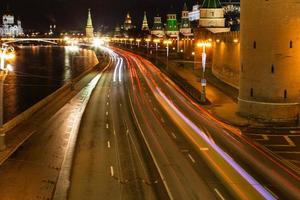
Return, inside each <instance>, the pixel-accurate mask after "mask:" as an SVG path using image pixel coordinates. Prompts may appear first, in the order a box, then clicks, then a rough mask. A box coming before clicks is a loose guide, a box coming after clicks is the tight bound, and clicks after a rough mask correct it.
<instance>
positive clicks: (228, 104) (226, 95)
mask: <svg viewBox="0 0 300 200" xmlns="http://www.w3.org/2000/svg"><path fill="white" fill-rule="evenodd" d="M169 68H170V69H171V70H173V71H175V72H176V73H177V74H178V75H180V76H181V77H182V78H184V79H185V80H186V81H187V82H188V83H189V84H191V85H192V86H193V87H194V88H196V89H197V90H199V91H201V82H200V75H201V73H202V72H201V71H200V69H194V65H193V64H188V63H184V65H182V64H180V61H176V62H172V61H169ZM206 78H207V81H208V84H207V88H206V96H207V99H208V100H209V101H210V103H211V104H210V105H205V106H204V107H205V108H206V109H207V110H208V111H210V112H211V113H212V114H213V115H215V116H216V117H217V118H219V119H220V120H222V121H224V122H226V123H229V124H232V125H235V126H247V125H249V120H248V119H245V118H243V117H241V116H239V115H238V114H237V108H238V105H237V97H238V90H237V89H235V88H233V87H231V86H229V85H227V84H226V83H223V82H222V81H220V80H219V79H217V78H216V77H215V76H214V75H213V74H212V72H211V69H210V68H208V69H207V71H206Z"/></svg>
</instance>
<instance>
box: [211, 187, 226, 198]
mask: <svg viewBox="0 0 300 200" xmlns="http://www.w3.org/2000/svg"><path fill="white" fill-rule="evenodd" d="M214 190H215V192H216V193H217V195H218V197H220V199H222V200H225V198H224V197H223V195H222V194H221V192H219V190H218V189H217V188H215V189H214Z"/></svg>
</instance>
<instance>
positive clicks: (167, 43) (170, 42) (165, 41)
mask: <svg viewBox="0 0 300 200" xmlns="http://www.w3.org/2000/svg"><path fill="white" fill-rule="evenodd" d="M164 44H165V45H166V46H167V58H169V45H170V44H172V41H171V40H164Z"/></svg>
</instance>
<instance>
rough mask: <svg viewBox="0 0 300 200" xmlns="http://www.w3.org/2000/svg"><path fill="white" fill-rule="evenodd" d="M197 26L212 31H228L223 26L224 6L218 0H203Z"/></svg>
mask: <svg viewBox="0 0 300 200" xmlns="http://www.w3.org/2000/svg"><path fill="white" fill-rule="evenodd" d="M199 26H200V27H202V28H206V29H208V30H209V31H211V32H213V33H218V32H228V31H230V29H229V28H225V17H224V8H223V7H222V5H221V3H220V1H219V0H204V2H203V4H202V7H201V8H200V19H199Z"/></svg>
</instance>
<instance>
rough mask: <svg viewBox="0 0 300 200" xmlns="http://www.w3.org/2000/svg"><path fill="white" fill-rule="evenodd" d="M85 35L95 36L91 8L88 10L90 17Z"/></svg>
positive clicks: (88, 36)
mask: <svg viewBox="0 0 300 200" xmlns="http://www.w3.org/2000/svg"><path fill="white" fill-rule="evenodd" d="M85 35H86V37H87V38H93V37H94V28H93V22H92V15H91V9H89V10H88V19H87V23H86V27H85Z"/></svg>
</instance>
